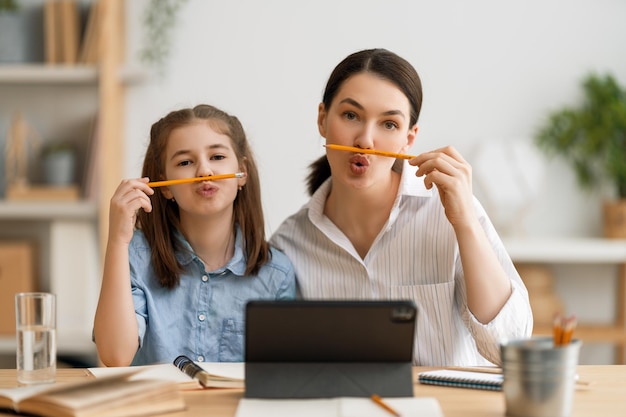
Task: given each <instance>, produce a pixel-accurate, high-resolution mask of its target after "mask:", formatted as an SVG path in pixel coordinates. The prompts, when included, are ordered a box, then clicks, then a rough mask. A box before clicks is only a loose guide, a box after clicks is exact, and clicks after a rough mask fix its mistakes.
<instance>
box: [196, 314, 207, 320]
mask: <svg viewBox="0 0 626 417" xmlns="http://www.w3.org/2000/svg"><path fill="white" fill-rule="evenodd" d="M205 318H206V316H205V315H204V314H200V315H199V316H198V320H200V321H204V319H205Z"/></svg>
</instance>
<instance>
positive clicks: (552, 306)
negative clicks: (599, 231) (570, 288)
mask: <svg viewBox="0 0 626 417" xmlns="http://www.w3.org/2000/svg"><path fill="white" fill-rule="evenodd" d="M504 245H505V247H506V248H507V250H508V252H509V254H510V255H511V258H512V259H513V262H514V263H515V265H516V267H517V268H518V271H519V273H520V276H521V277H522V279H523V280H524V281H525V283H526V285H527V287H528V292H529V296H530V300H531V306H532V307H533V314H534V315H535V327H534V333H535V334H544V335H545V334H547V335H551V334H552V329H551V323H550V320H549V318H550V316H551V315H552V314H554V312H555V311H557V310H558V309H559V307H561V304H560V295H559V294H558V292H557V291H555V290H554V282H553V278H554V277H553V274H552V268H553V267H554V266H555V265H565V264H567V265H575V266H578V267H579V268H582V267H583V266H584V265H606V264H610V265H614V266H615V267H616V269H615V270H616V276H615V277H605V276H603V275H595V276H588V277H586V279H589V280H602V279H607V278H614V279H615V288H614V289H612V291H611V293H612V294H609V297H612V298H613V299H610V300H609V299H606V300H605V301H606V304H609V303H610V304H611V305H613V306H614V313H613V320H612V322H608V323H602V324H596V323H586V322H585V320H584V317H580V315H579V325H578V327H577V328H576V337H579V338H581V339H582V340H583V343H585V344H586V343H599V342H604V343H611V344H613V345H614V346H615V362H616V363H619V364H625V363H626V352H625V350H626V240H619V239H601V238H520V239H504ZM563 279H567V277H563ZM596 282H597V281H596ZM600 284H602V283H601V282H597V285H598V287H599V286H600ZM582 298H583V300H584V299H585V297H584V296H583V297H582ZM584 307H586V308H587V309H593V308H594V306H584Z"/></svg>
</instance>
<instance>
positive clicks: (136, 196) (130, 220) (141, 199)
mask: <svg viewBox="0 0 626 417" xmlns="http://www.w3.org/2000/svg"><path fill="white" fill-rule="evenodd" d="M148 181H149V180H148V178H138V179H129V180H122V182H121V183H120V185H119V186H118V187H117V189H116V190H115V193H114V194H113V197H111V204H110V210H109V241H110V242H111V241H114V240H117V241H119V242H122V243H125V244H129V243H130V241H131V239H132V237H133V231H134V230H135V220H136V219H137V211H138V210H139V209H143V210H144V211H146V212H151V211H152V202H151V201H150V197H149V196H151V195H152V194H154V190H153V189H152V188H150V187H149V186H148V185H147V183H148Z"/></svg>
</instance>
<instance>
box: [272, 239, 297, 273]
mask: <svg viewBox="0 0 626 417" xmlns="http://www.w3.org/2000/svg"><path fill="white" fill-rule="evenodd" d="M267 266H269V267H271V268H277V269H281V270H283V271H284V272H287V273H290V272H292V271H293V264H292V263H291V260H290V259H289V258H288V257H287V255H285V253H284V252H283V251H281V250H279V249H277V248H275V247H274V246H271V245H270V259H269V261H268V262H267Z"/></svg>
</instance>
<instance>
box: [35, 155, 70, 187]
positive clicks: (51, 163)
mask: <svg viewBox="0 0 626 417" xmlns="http://www.w3.org/2000/svg"><path fill="white" fill-rule="evenodd" d="M43 169H44V177H45V182H46V183H47V184H49V185H52V186H64V185H71V184H73V183H74V170H75V157H74V152H73V151H72V150H65V151H57V152H52V153H49V154H46V155H45V156H44V158H43Z"/></svg>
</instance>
